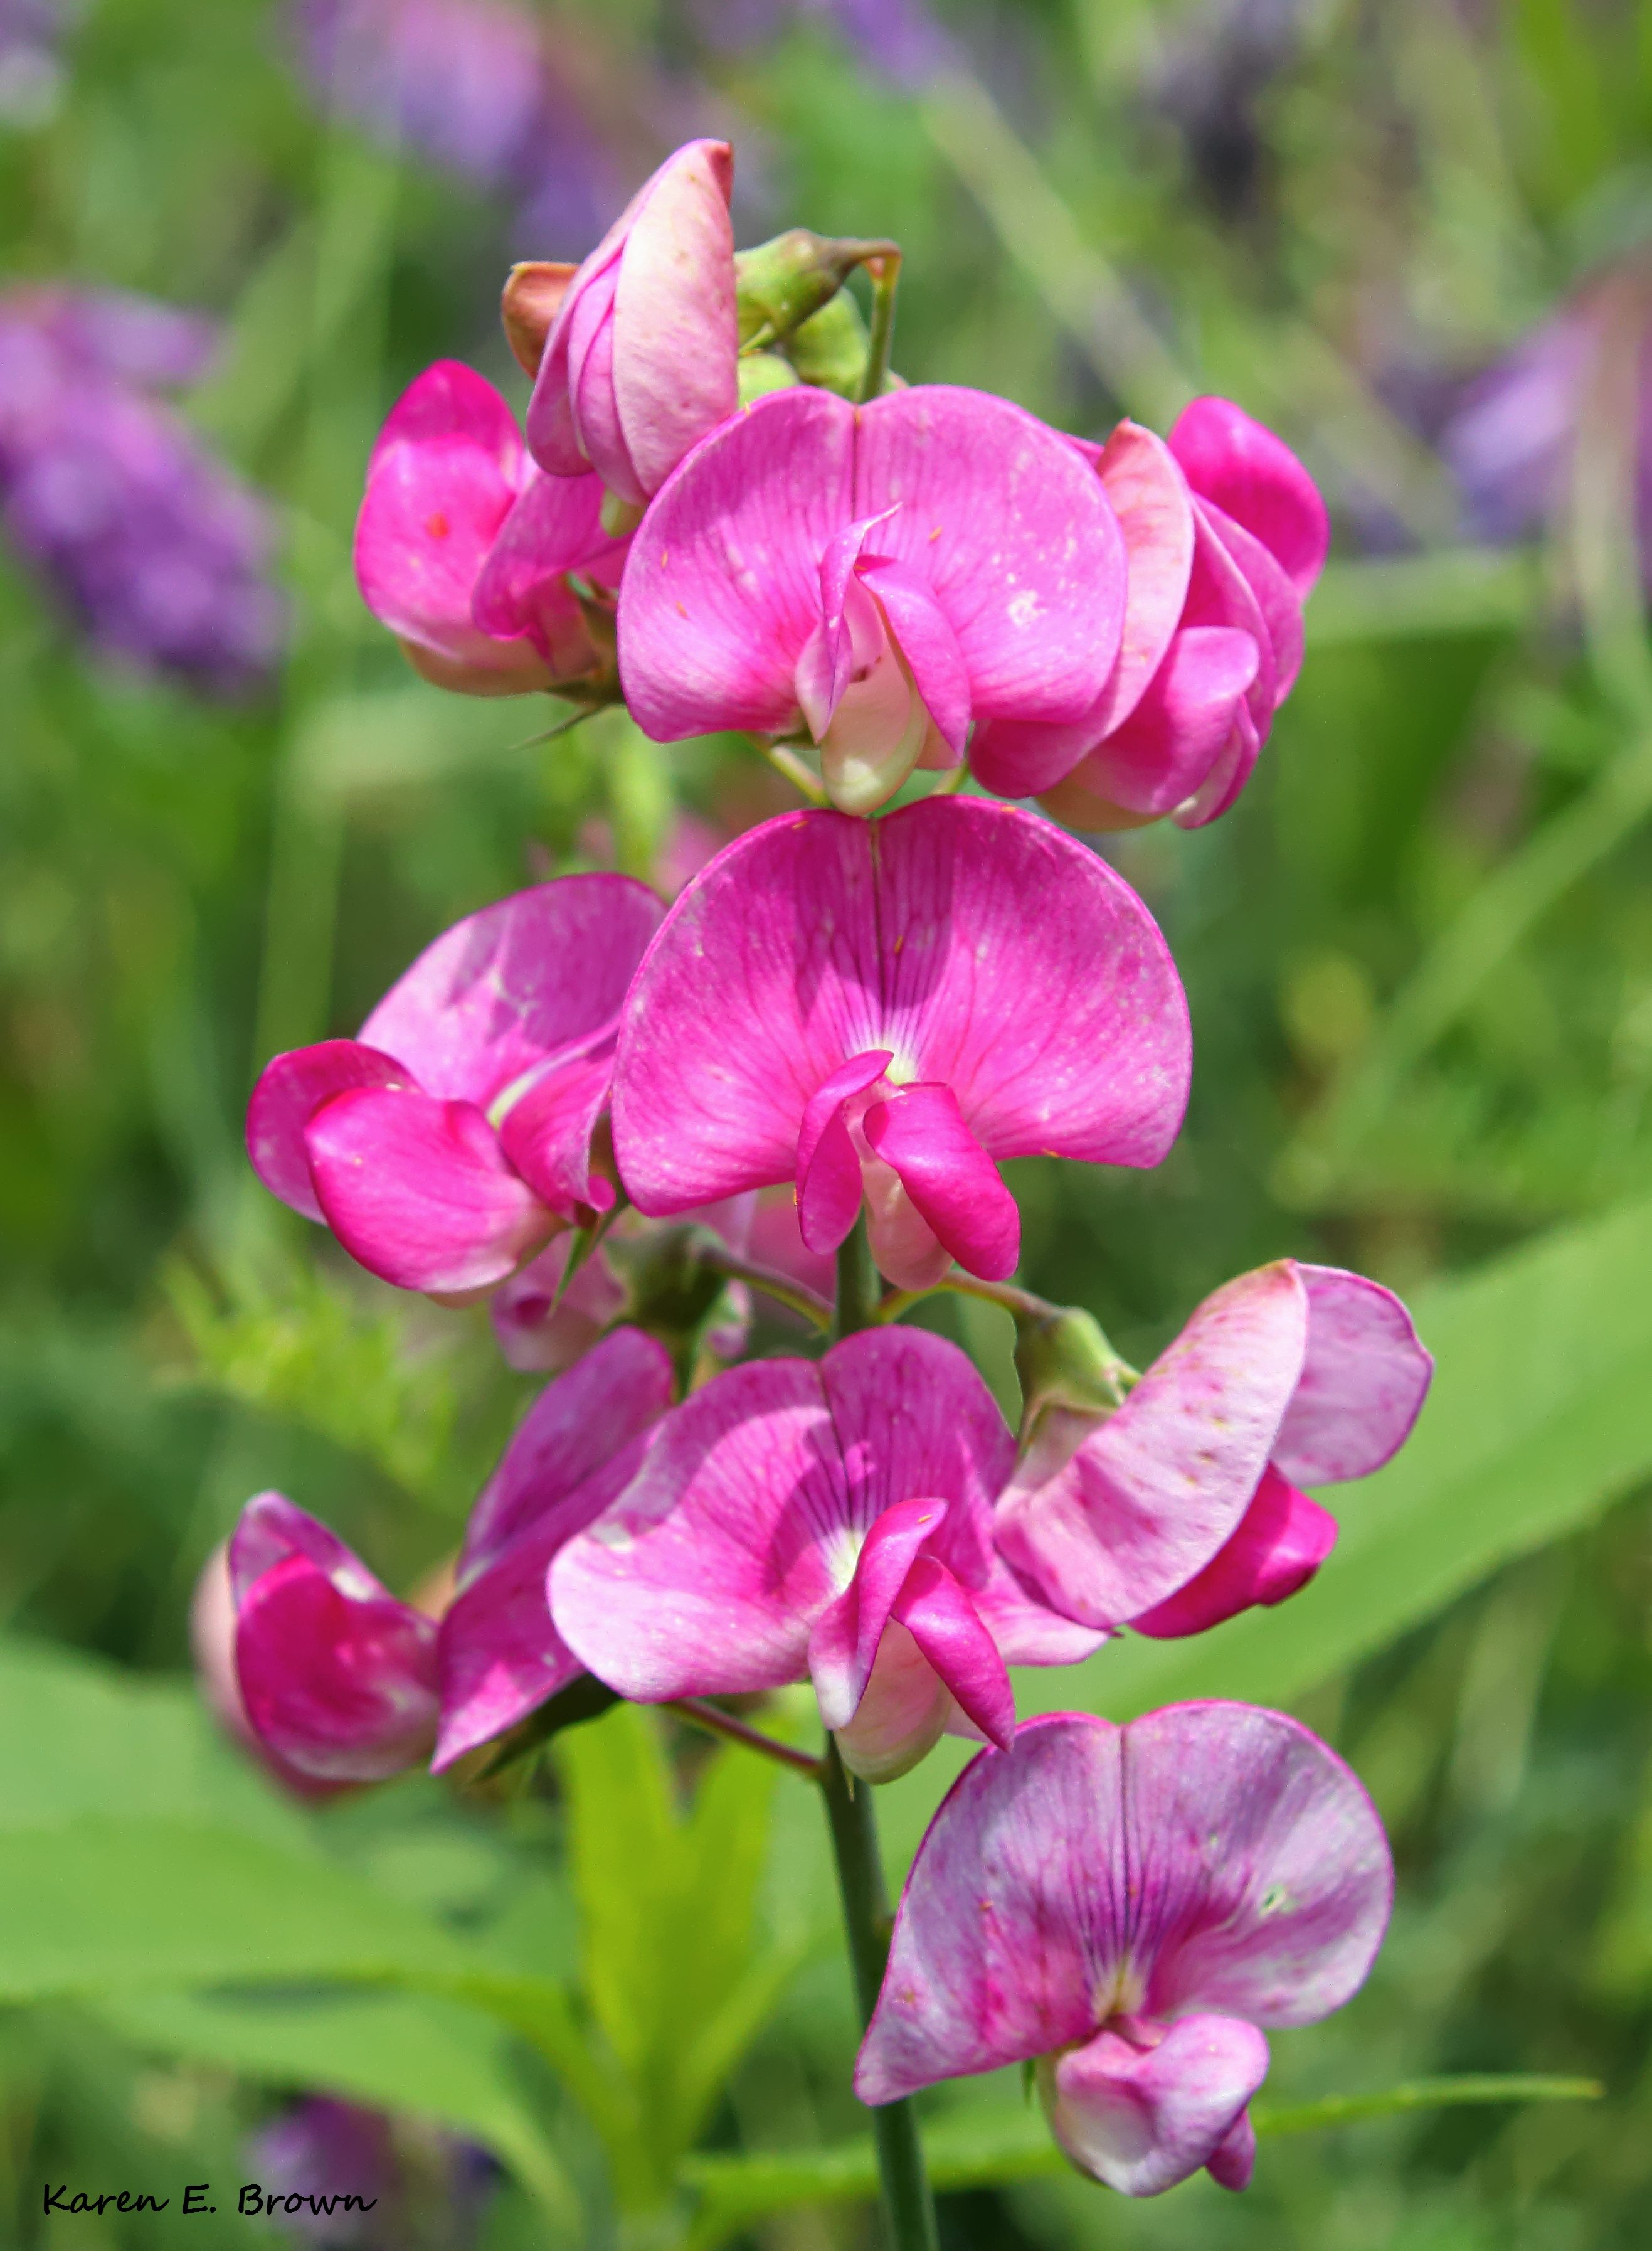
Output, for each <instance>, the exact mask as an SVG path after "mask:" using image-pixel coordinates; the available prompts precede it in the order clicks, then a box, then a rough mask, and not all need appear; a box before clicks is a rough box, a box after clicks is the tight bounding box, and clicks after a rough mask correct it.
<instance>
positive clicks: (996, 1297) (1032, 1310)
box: [873, 1266, 1062, 1321]
mask: <svg viewBox="0 0 1652 2251" xmlns="http://www.w3.org/2000/svg"><path fill="white" fill-rule="evenodd" d="M937 1290H944V1291H948V1292H950V1293H951V1295H952V1296H954V1297H957V1298H982V1299H985V1301H986V1303H987V1304H988V1305H989V1306H1003V1308H1004V1310H1005V1312H1006V1313H1013V1315H1014V1316H1015V1318H1016V1319H1017V1320H1018V1321H1020V1320H1033V1321H1041V1320H1051V1319H1055V1318H1056V1317H1057V1316H1058V1315H1059V1314H1060V1313H1061V1310H1062V1309H1061V1306H1053V1305H1051V1303H1050V1301H1049V1299H1047V1298H1040V1297H1035V1296H1034V1295H1033V1292H1032V1291H1031V1290H1018V1289H1017V1288H1016V1286H1015V1285H1014V1284H1013V1282H982V1281H979V1280H978V1279H977V1278H976V1277H975V1276H974V1275H973V1274H966V1273H965V1272H964V1269H963V1268H962V1267H961V1266H954V1267H953V1268H952V1270H951V1271H950V1273H947V1274H943V1275H942V1277H941V1278H940V1280H939V1281H938V1282H937V1283H934V1284H933V1285H931V1286H930V1288H929V1289H927V1290H890V1291H888V1292H887V1293H886V1294H885V1295H884V1296H883V1297H882V1298H881V1299H879V1301H878V1306H877V1311H876V1312H875V1313H874V1315H873V1319H874V1320H877V1321H897V1320H899V1319H900V1318H901V1316H902V1313H906V1312H908V1311H909V1310H910V1308H911V1307H912V1306H917V1305H921V1304H922V1303H923V1300H924V1299H925V1298H929V1297H933V1296H934V1295H935V1292H937Z"/></svg>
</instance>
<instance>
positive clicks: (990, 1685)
mask: <svg viewBox="0 0 1652 2251" xmlns="http://www.w3.org/2000/svg"><path fill="white" fill-rule="evenodd" d="M891 1615H892V1616H893V1617H895V1618H897V1619H898V1620H899V1621H900V1623H901V1624H902V1625H903V1626H904V1627H905V1628H906V1630H907V1631H908V1632H909V1634H910V1635H911V1637H912V1638H913V1640H914V1641H915V1642H916V1644H917V1645H918V1647H919V1648H920V1649H921V1650H922V1651H923V1654H924V1656H925V1657H926V1658H927V1659H929V1661H930V1664H931V1665H932V1666H934V1668H935V1670H936V1672H937V1673H938V1674H939V1676H940V1678H941V1679H942V1680H944V1681H945V1683H946V1685H947V1687H949V1688H950V1690H951V1692H952V1693H953V1695H954V1696H955V1697H956V1698H957V1702H958V1706H959V1708H960V1709H961V1710H962V1711H963V1712H964V1714H965V1715H966V1716H967V1717H968V1718H969V1719H970V1720H971V1721H973V1722H974V1724H975V1725H976V1726H977V1727H978V1728H979V1729H980V1731H981V1733H982V1734H983V1735H985V1737H986V1739H987V1741H988V1742H993V1743H996V1744H997V1745H998V1747H999V1749H1000V1750H1008V1749H1009V1747H1010V1745H1011V1744H1012V1743H1013V1742H1014V1740H1015V1691H1014V1690H1013V1688H1012V1687H1011V1686H1010V1676H1009V1674H1008V1673H1007V1672H1006V1670H1005V1665H1004V1659H1003V1657H1002V1656H1001V1654H1000V1653H999V1646H998V1644H997V1643H996V1642H995V1641H994V1640H993V1638H992V1634H991V1632H990V1631H989V1630H988V1628H987V1626H986V1624H985V1622H984V1621H983V1619H982V1617H981V1615H980V1612H979V1611H978V1610H977V1608H976V1606H975V1603H974V1602H973V1601H972V1600H971V1597H970V1596H969V1595H967V1594H966V1593H965V1592H964V1589H963V1588H962V1587H961V1586H960V1585H959V1584H958V1583H957V1580H956V1579H955V1578H954V1577H953V1576H952V1574H951V1572H950V1571H949V1570H948V1569H947V1568H946V1566H945V1564H944V1563H942V1562H938V1561H937V1558H936V1557H935V1556H933V1555H920V1556H918V1557H917V1558H916V1561H915V1562H914V1563H913V1565H912V1568H911V1569H910V1570H909V1572H908V1573H907V1575H906V1578H905V1581H904V1583H902V1588H901V1590H900V1592H899V1594H898V1595H897V1596H895V1603H894V1604H893V1607H892V1611H891Z"/></svg>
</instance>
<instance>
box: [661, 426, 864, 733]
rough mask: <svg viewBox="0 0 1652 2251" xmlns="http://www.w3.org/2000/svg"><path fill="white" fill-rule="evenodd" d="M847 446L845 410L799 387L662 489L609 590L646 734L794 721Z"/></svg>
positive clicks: (770, 729)
mask: <svg viewBox="0 0 1652 2251" xmlns="http://www.w3.org/2000/svg"><path fill="white" fill-rule="evenodd" d="M853 489H854V408H853V407H852V406H850V405H848V404H847V401H846V400H844V399H841V398H836V397H835V396H834V395H833V393H832V392H830V391H817V390H813V389H811V388H808V387H806V386H800V387H799V388H798V389H797V390H795V391H771V392H770V393H769V394H768V395H767V396H766V397H764V398H759V399H757V400H755V401H754V402H753V404H752V405H750V406H749V407H747V408H745V409H744V410H743V412H740V413H738V414H736V415H735V416H734V417H733V419H731V420H729V421H728V422H725V423H723V424H722V425H721V426H719V427H718V428H717V429H715V430H714V431H713V432H712V433H711V434H710V436H709V437H708V438H706V439H703V440H702V442H701V443H700V445H699V446H697V447H695V450H694V452H693V453H692V454H689V455H688V459H687V460H686V461H684V462H683V463H682V465H681V468H679V469H678V470H677V471H676V473H675V474H674V475H673V476H672V477H671V478H670V479H669V480H668V481H667V483H666V485H665V486H664V488H662V489H661V491H660V495H659V497H658V498H657V499H656V501H655V502H654V504H653V507H652V508H651V509H649V511H648V515H647V517H646V522H645V523H644V524H643V526H642V527H641V528H640V529H639V531H638V534H637V536H636V537H635V538H633V540H632V544H631V552H630V555H629V556H628V557H627V558H626V572H625V577H624V579H623V580H622V581H621V585H620V594H619V676H620V680H621V682H622V683H623V684H624V687H625V690H626V702H627V703H629V705H630V706H631V710H632V717H634V718H635V719H636V721H637V724H638V725H639V726H640V727H641V728H642V730H643V731H644V732H645V733H646V734H649V735H652V736H653V737H654V738H655V739H656V741H660V742H671V741H674V740H676V739H677V738H679V737H681V736H684V735H702V734H710V733H715V731H717V730H718V729H720V728H729V727H734V728H746V729H750V730H751V731H755V732H757V733H759V734H768V735H778V734H785V733H786V732H788V731H790V730H791V729H792V728H794V727H795V726H796V725H797V724H798V719H799V717H800V714H799V710H798V694H797V689H796V686H795V684H794V682H795V677H796V674H797V668H798V660H799V658H800V657H801V656H802V655H803V652H804V650H805V647H806V646H807V644H808V641H809V639H810V636H811V635H812V634H813V633H814V631H815V629H816V627H818V626H819V622H820V581H819V564H820V558H821V557H822V555H823V554H824V553H825V551H826V547H827V545H828V544H829V543H830V541H831V540H832V538H833V535H834V534H835V533H837V532H840V530H843V529H844V528H845V526H847V524H848V523H850V521H851V520H852V518H853V517H854V515H855V513H856V511H855V509H854V506H853V504H852V495H853Z"/></svg>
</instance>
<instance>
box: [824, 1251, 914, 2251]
mask: <svg viewBox="0 0 1652 2251" xmlns="http://www.w3.org/2000/svg"><path fill="white" fill-rule="evenodd" d="M877 1304H878V1278H877V1275H876V1272H875V1271H874V1267H873V1264H872V1254H871V1250H870V1249H869V1248H868V1246H867V1236H866V1220H865V1218H864V1216H862V1217H861V1218H860V1219H858V1220H857V1221H856V1222H855V1225H854V1234H853V1235H851V1236H850V1237H849V1239H848V1241H847V1243H845V1244H844V1245H843V1248H842V1249H841V1250H840V1251H839V1253H838V1305H837V1317H836V1319H835V1321H834V1323H833V1331H834V1333H835V1334H836V1335H837V1336H839V1337H846V1336H853V1335H854V1333H855V1331H856V1330H857V1329H864V1328H870V1327H871V1326H872V1324H873V1322H874V1319H875V1317H876V1313H877ZM821 1768H822V1772H821V1776H820V1788H821V1792H822V1794H823V1796H824V1797H825V1798H826V1818H827V1820H828V1821H829V1822H830V1824H831V1827H832V1849H833V1853H834V1855H835V1856H836V1859H837V1864H838V1891H839V1894H840V1897H841V1899H842V1901H843V1928H844V1930H845V1932H846V1934H847V1937H848V1942H849V1963H850V1967H851V1969H852V1970H853V1971H854V1997H855V2000H856V2002H857V2004H858V2005H859V2007H860V2012H861V2023H862V2024H863V2025H867V2024H869V2023H870V2022H871V2021H872V2012H873V2010H874V2007H875V2006H876V2005H877V1998H878V1989H879V1987H880V1986H881V1984H882V1983H883V1971H884V1966H885V1964H887V1962H888V1957H889V1895H888V1888H887V1887H886V1886H885V1884H884V1880H883V1860H882V1856H881V1853H879V1851H878V1825H877V1817H876V1815H875V1814H874V1812H873V1810H872V1790H871V1786H870V1784H869V1783H864V1782H861V1781H859V1780H857V1778H856V1777H854V1775H852V1774H850V1772H849V1771H848V1770H847V1767H846V1766H845V1765H844V1763H843V1761H842V1758H841V1757H840V1755H839V1751H838V1744H837V1738H836V1736H835V1735H827V1737H826V1756H825V1757H824V1759H823V1760H822V1761H821ZM872 2132H873V2137H874V2141H875V2143H876V2145H877V2152H878V2173H879V2177H880V2178H881V2181H882V2184H883V2209H884V2216H885V2218H886V2220H887V2221H888V2234H889V2245H890V2251H938V2245H939V2241H940V2239H939V2237H938V2235H937V2232H936V2225H935V2199H934V2198H933V2197H932V2196H931V2195H930V2182H929V2175H928V2173H927V2172H926V2171H925V2169H924V2164H923V2143H922V2141H921V2140H920V2139H919V2137H918V2122H917V2114H916V2112H915V2111H914V2109H913V2108H912V2105H911V2103H910V2102H909V2101H902V2102H885V2103H883V2104H881V2105H880V2107H879V2108H878V2109H875V2110H874V2111H873V2113H872Z"/></svg>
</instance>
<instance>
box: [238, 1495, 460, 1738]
mask: <svg viewBox="0 0 1652 2251" xmlns="http://www.w3.org/2000/svg"><path fill="white" fill-rule="evenodd" d="M230 1571H231V1578H232V1583H233V1586H234V1590H235V1606H236V1617H237V1624H236V1638H235V1657H236V1672H237V1677H238V1683H239V1687H240V1693H241V1700H242V1703H243V1706H244V1707H245V1712H246V1716H247V1721H248V1723H249V1724H250V1726H251V1727H252V1730H253V1732H254V1734H255V1735H257V1736H258V1738H259V1742H262V1743H264V1744H266V1746H267V1748H268V1749H269V1750H270V1751H271V1752H272V1753H273V1755H274V1756H275V1757H276V1758H277V1759H279V1760H280V1761H281V1762H283V1763H285V1764H287V1765H288V1766H291V1767H293V1768H295V1769H296V1770H298V1771H299V1772H300V1773H301V1774H304V1775H308V1776H312V1777H315V1778H317V1779H319V1780H324V1781H328V1782H381V1781H383V1780H384V1778H385V1777H387V1776H390V1775H392V1774H397V1773H399V1772H400V1771H401V1770H402V1769H403V1768H404V1767H406V1766H410V1765H411V1764H413V1763H415V1762H416V1761H417V1760H418V1759H420V1758H422V1757H423V1756H424V1755H425V1751H426V1750H427V1749H428V1748H429V1746H430V1742H431V1739H432V1735H433V1733H434V1730H435V1724H436V1694H435V1641H436V1629H435V1626H434V1625H433V1624H432V1622H431V1620H430V1619H428V1618H426V1617H421V1616H420V1615H419V1613H418V1611H417V1610H410V1609H409V1608H408V1607H407V1605H406V1604H405V1603H398V1602H397V1601H396V1599H395V1597H394V1596H391V1594H389V1593H388V1592H387V1591H386V1590H385V1589H384V1587H382V1586H381V1585H380V1584H379V1583H378V1581H377V1579H376V1578H374V1576H372V1574H371V1572H370V1571H369V1570H368V1569H366V1568H365V1566H364V1565H363V1564H362V1563H361V1562H358V1561H357V1559H356V1557H355V1556H354V1555H351V1553H350V1551H349V1548H346V1547H344V1545H343V1543H342V1541H339V1540H338V1539H336V1538H335V1535H334V1534H332V1533H330V1532H328V1530H327V1528H326V1527H325V1526H324V1525H321V1524H318V1523H317V1522H316V1521H315V1518H314V1517H311V1516H308V1515H307V1514H306V1513H305V1512H304V1511H303V1510H302V1509H299V1508H295V1507H294V1506H293V1504H292V1502H291V1501H289V1500H286V1499H285V1498H284V1497H283V1496H282V1495H281V1494H280V1493H260V1494H259V1497H258V1498H257V1500H252V1501H250V1502H249V1503H248V1504H247V1506H246V1508H245V1511H244V1513H243V1514H242V1518H241V1522H240V1524H239V1526H238V1527H237V1530H236V1534H235V1537H234V1539H233V1541H232V1543H231V1553H230Z"/></svg>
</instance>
